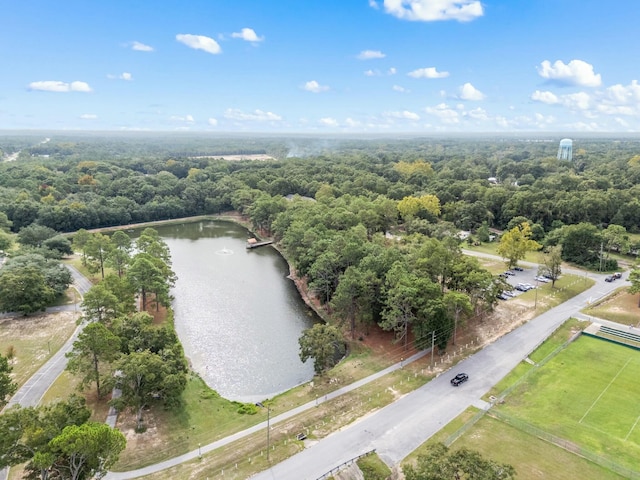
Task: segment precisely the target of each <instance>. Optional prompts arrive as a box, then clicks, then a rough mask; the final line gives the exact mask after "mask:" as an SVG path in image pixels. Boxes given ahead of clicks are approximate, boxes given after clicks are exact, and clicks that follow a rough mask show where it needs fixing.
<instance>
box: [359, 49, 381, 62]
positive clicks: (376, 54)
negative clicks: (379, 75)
mask: <svg viewBox="0 0 640 480" xmlns="http://www.w3.org/2000/svg"><path fill="white" fill-rule="evenodd" d="M384 57H386V55H385V54H384V53H382V52H381V51H380V50H363V51H361V52H360V53H359V54H358V57H357V58H358V60H372V59H374V58H384Z"/></svg>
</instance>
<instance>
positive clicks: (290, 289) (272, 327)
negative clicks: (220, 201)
mask: <svg viewBox="0 0 640 480" xmlns="http://www.w3.org/2000/svg"><path fill="white" fill-rule="evenodd" d="M154 228H155V229H156V230H157V231H158V233H159V234H160V236H161V237H162V239H163V240H164V241H165V242H166V244H167V245H168V246H169V249H170V250H171V259H172V269H173V271H174V272H175V273H176V275H177V276H178V280H177V282H176V285H175V288H174V289H173V292H172V293H173V296H174V297H175V300H174V302H173V308H174V312H175V324H176V331H177V333H178V336H179V337H180V340H181V342H182V345H183V346H184V350H185V354H186V356H187V357H188V358H189V360H190V362H191V365H192V368H193V370H194V371H196V372H197V373H198V374H199V375H200V376H201V377H202V378H203V380H204V381H205V382H206V383H207V385H209V386H210V387H211V388H213V389H214V390H216V391H217V392H218V393H219V394H220V395H222V396H223V397H225V398H228V399H231V400H239V401H245V402H256V401H261V400H264V399H266V398H270V397H272V396H274V395H275V394H277V393H280V392H283V391H285V390H288V389H290V388H292V387H294V386H296V385H299V384H301V383H304V382H307V381H309V380H311V379H312V378H313V362H312V360H308V361H307V362H306V363H302V362H301V361H300V357H299V356H298V352H299V345H298V338H299V337H300V335H301V333H302V331H303V330H304V329H307V328H310V327H311V326H312V325H313V323H314V321H317V317H316V315H315V313H314V312H313V311H312V310H311V309H309V308H308V307H307V306H306V305H305V304H304V302H303V301H302V299H301V298H300V295H299V293H298V291H297V289H296V287H295V285H294V283H293V282H292V281H291V280H289V279H288V278H286V277H287V275H288V274H289V269H288V265H287V263H286V262H285V261H284V259H283V258H282V257H281V256H280V254H278V252H277V251H276V250H275V249H273V248H272V247H260V248H255V249H251V250H247V249H246V248H245V245H246V240H247V238H248V237H249V236H250V234H249V233H248V232H247V230H245V229H244V228H242V227H240V226H239V225H236V224H234V223H231V222H218V221H216V222H213V221H204V222H197V223H186V224H180V225H163V226H158V227H154Z"/></svg>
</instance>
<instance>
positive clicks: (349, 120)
mask: <svg viewBox="0 0 640 480" xmlns="http://www.w3.org/2000/svg"><path fill="white" fill-rule="evenodd" d="M344 123H345V124H346V125H347V127H351V128H354V127H359V126H360V125H362V123H361V122H359V121H358V120H354V119H353V118H350V117H349V118H347V119H346V120H345V121H344Z"/></svg>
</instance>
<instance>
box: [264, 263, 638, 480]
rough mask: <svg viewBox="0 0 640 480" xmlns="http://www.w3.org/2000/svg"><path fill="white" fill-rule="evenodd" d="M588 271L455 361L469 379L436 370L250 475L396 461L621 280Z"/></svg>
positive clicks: (306, 475) (286, 479)
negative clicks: (589, 281)
mask: <svg viewBox="0 0 640 480" xmlns="http://www.w3.org/2000/svg"><path fill="white" fill-rule="evenodd" d="M590 276H591V277H592V278H595V279H596V285H595V286H593V287H592V288H590V289H589V290H587V291H585V292H583V293H582V294H580V295H578V296H576V297H574V298H573V299H570V300H569V301H567V302H565V303H563V304H562V305H559V306H558V307H555V308H553V309H551V310H549V311H547V312H546V313H544V314H542V315H540V316H538V317H536V318H535V319H533V320H531V321H529V322H528V323H526V324H525V325H523V326H522V327H520V328H518V329H516V330H514V331H513V332H511V333H509V334H507V335H505V336H503V337H502V338H500V339H499V340H497V341H496V342H494V343H493V344H491V345H489V346H487V347H486V348H484V349H483V350H482V351H480V352H478V353H476V354H475V355H473V356H471V357H469V358H467V359H466V360H464V361H462V362H460V363H459V364H458V365H457V366H456V367H455V372H461V371H464V372H466V373H468V374H469V377H470V380H469V381H468V382H467V383H464V384H463V385H462V386H460V387H458V388H454V387H452V386H451V385H450V384H449V380H450V377H451V376H452V375H453V373H454V372H451V373H450V374H445V375H441V376H440V377H438V378H436V379H434V380H433V381H431V382H429V383H428V384H426V385H424V386H423V387H421V388H419V389H418V390H416V391H414V392H412V393H411V394H409V395H406V396H405V397H403V398H401V399H400V400H398V401H396V402H394V403H393V404H391V405H389V406H387V407H385V408H384V409H382V410H380V411H378V412H377V413H375V414H374V415H371V416H369V417H366V418H365V419H363V420H362V421H360V422H357V423H355V424H354V425H353V426H351V427H350V428H348V429H345V430H342V431H340V432H337V433H334V434H332V435H330V436H328V437H327V438H325V439H323V440H322V441H320V442H318V443H317V444H316V445H314V446H312V447H310V448H307V449H305V450H304V451H302V452H300V453H299V454H297V455H295V456H293V457H291V458H289V459H287V460H285V461H284V462H282V463H279V464H277V465H274V466H273V467H272V468H270V469H269V470H267V471H264V472H262V473H259V474H257V475H255V476H253V477H252V480H305V479H309V480H315V479H317V478H319V477H320V476H322V475H324V474H325V473H326V472H328V471H330V470H331V469H332V468H334V467H336V466H338V465H340V464H341V463H343V462H346V461H348V460H350V459H352V458H354V457H357V456H358V455H360V454H362V453H365V452H367V451H369V450H372V449H376V451H377V453H378V455H379V456H380V458H381V459H382V460H383V461H384V462H385V463H386V464H387V465H389V466H394V465H397V464H398V463H399V462H400V461H401V460H402V459H403V458H405V457H406V456H407V455H408V454H410V453H411V452H412V451H413V450H415V449H416V448H417V447H418V446H420V445H421V444H422V443H423V442H424V441H425V440H427V439H428V438H430V437H431V436H432V435H434V434H435V433H436V432H437V431H438V430H440V429H441V428H442V427H443V426H444V425H446V424H447V423H449V422H450V421H451V420H453V419H454V418H455V417H456V416H458V415H459V414H460V413H462V412H463V411H464V410H465V409H466V408H468V407H469V406H472V405H475V406H480V407H482V406H483V402H482V400H481V397H482V396H483V395H484V394H486V393H487V392H488V391H489V389H490V388H491V387H492V386H493V385H495V384H496V383H497V382H499V381H500V380H501V379H502V378H503V377H504V376H505V375H506V374H507V373H509V372H510V371H511V370H512V369H513V368H514V367H515V366H516V365H517V364H518V363H519V362H520V361H522V360H523V359H524V358H525V357H527V356H528V355H529V353H531V352H532V351H533V350H534V349H535V348H536V347H537V346H538V345H539V344H540V343H541V342H543V341H544V340H545V339H546V338H547V337H548V336H549V335H550V334H551V333H552V332H553V331H554V330H555V329H556V328H557V327H558V326H559V325H561V324H562V323H563V322H564V321H565V320H566V319H567V318H568V317H570V316H572V315H574V314H576V313H577V312H578V311H579V310H580V309H582V308H584V307H585V306H586V305H587V304H588V303H590V302H591V301H593V300H596V299H598V298H600V297H602V296H604V295H606V294H608V293H609V292H611V291H613V290H614V289H615V288H616V287H618V286H620V283H615V282H613V283H606V282H604V275H598V276H596V275H590ZM625 283H626V282H625Z"/></svg>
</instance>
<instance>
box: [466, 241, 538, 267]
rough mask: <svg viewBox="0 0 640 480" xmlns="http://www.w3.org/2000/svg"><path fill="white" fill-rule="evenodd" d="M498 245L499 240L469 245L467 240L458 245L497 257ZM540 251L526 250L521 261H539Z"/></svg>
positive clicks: (503, 265)
mask: <svg viewBox="0 0 640 480" xmlns="http://www.w3.org/2000/svg"><path fill="white" fill-rule="evenodd" d="M498 245H500V242H489V243H481V244H480V245H469V244H468V243H467V242H463V243H462V244H461V245H460V246H461V248H463V249H465V250H471V251H472V252H479V253H485V254H487V255H497V256H498V257H499V256H500V254H498ZM541 255H542V253H541V252H527V254H526V255H525V257H524V258H523V261H525V262H531V263H540V261H541V260H540V258H541ZM502 267H503V270H504V269H505V268H506V266H505V263H504V262H503V263H502Z"/></svg>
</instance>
